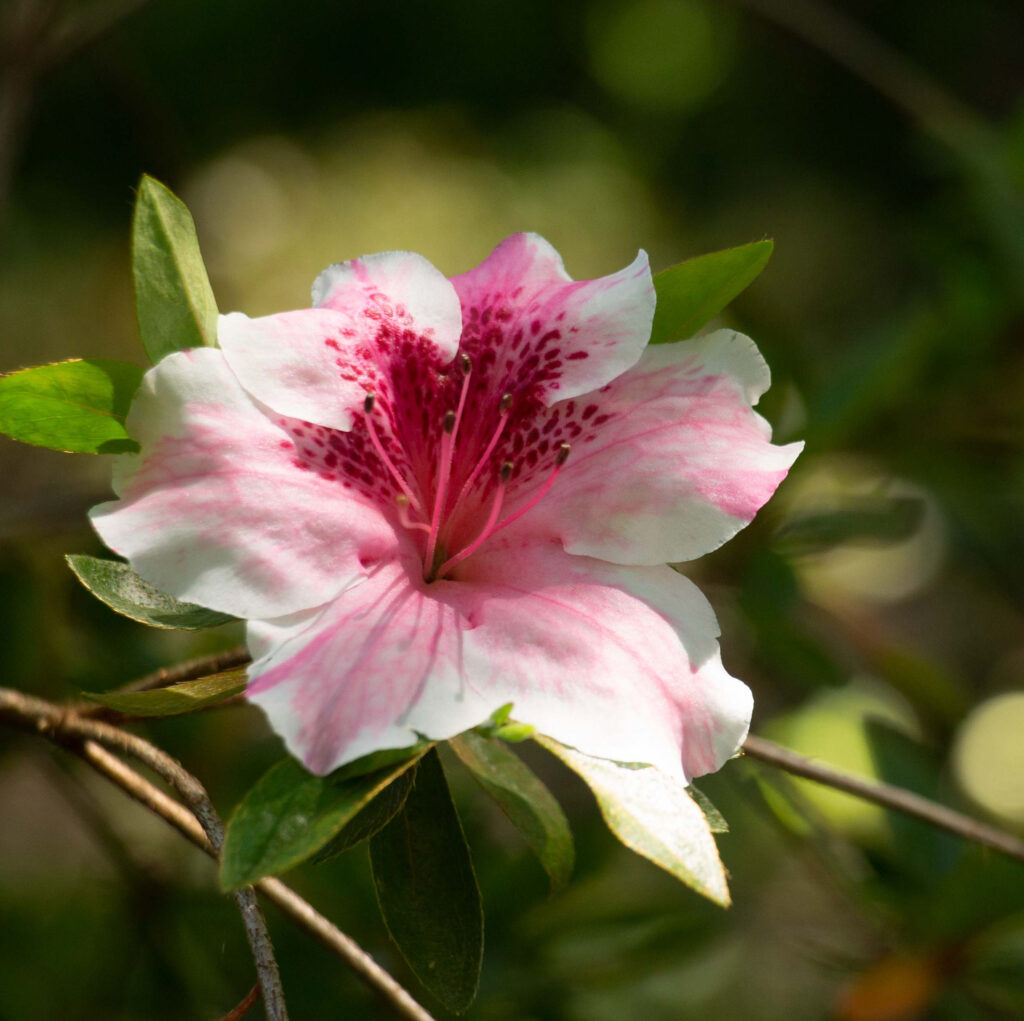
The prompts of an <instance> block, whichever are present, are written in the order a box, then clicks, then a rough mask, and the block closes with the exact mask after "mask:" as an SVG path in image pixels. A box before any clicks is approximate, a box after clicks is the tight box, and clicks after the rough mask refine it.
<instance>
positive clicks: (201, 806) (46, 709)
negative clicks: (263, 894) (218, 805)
mask: <svg viewBox="0 0 1024 1021" xmlns="http://www.w3.org/2000/svg"><path fill="white" fill-rule="evenodd" d="M19 708H20V709H21V710H22V711H27V712H28V713H29V714H30V715H31V716H32V717H33V718H34V722H35V727H36V730H38V731H39V732H41V733H43V734H44V735H45V734H47V733H48V732H50V731H52V732H54V733H59V734H60V735H61V736H62V737H75V738H79V739H85V738H88V739H90V740H93V741H96V742H98V743H100V744H103V745H106V746H107V747H110V748H116V749H118V750H119V751H122V752H124V753H125V754H126V755H130V756H132V758H135V759H138V760H139V761H140V762H142V763H144V764H145V765H147V766H148V767H149V768H150V769H152V770H153V771H154V772H155V773H156V774H157V775H158V776H159V777H160V778H161V779H163V780H164V781H165V782H166V783H167V784H169V785H170V786H171V787H172V788H174V790H175V791H177V792H178V794H179V795H180V796H181V797H182V798H184V800H185V802H186V804H187V805H188V806H189V807H190V808H191V809H192V811H193V813H194V814H195V817H196V818H197V819H198V820H199V822H200V824H201V825H202V827H203V830H204V831H205V833H206V836H207V839H208V840H209V841H210V845H211V846H212V847H213V849H214V851H216V852H217V853H219V852H220V849H221V847H222V846H223V844H224V827H223V825H222V823H221V821H220V817H219V816H218V815H217V810H216V809H215V808H214V807H213V803H212V802H211V801H210V797H209V795H208V794H207V793H206V789H205V788H204V787H203V785H202V784H201V783H200V782H199V781H198V780H197V779H196V778H195V777H194V776H193V775H192V774H191V773H190V772H188V770H187V769H185V768H184V766H182V765H181V763H180V762H178V761H177V760H176V759H174V758H172V757H171V756H170V755H168V754H167V753H166V752H163V751H161V750H160V749H159V748H157V747H156V746H155V745H152V744H150V743H149V742H148V741H146V740H143V738H141V737H138V736H136V735H135V734H130V733H128V732H127V731H125V730H121V729H120V728H119V727H114V726H111V725H110V724H109V723H105V722H103V721H102V720H87V719H83V718H82V717H80V716H79V715H78V714H77V713H75V712H74V711H73V710H67V709H61V708H60V707H59V706H55V705H53V704H52V703H49V702H44V701H42V700H41V699H35V698H30V697H29V696H28V695H22V694H20V693H19V692H16V691H8V690H6V689H2V688H0V716H3V715H5V714H4V710H5V709H7V710H8V711H10V710H11V709H14V710H15V711H17V709H19ZM234 899H235V903H236V904H237V905H238V910H239V913H240V914H241V916H242V924H243V926H244V927H245V935H246V938H247V939H248V941H249V947H250V949H251V950H252V955H253V960H254V961H255V962H256V971H257V974H258V975H259V979H260V986H261V988H262V990H263V1005H264V1008H265V1010H266V1015H267V1021H288V1008H287V1006H286V1004H285V1000H284V989H283V988H282V986H281V975H280V973H279V971H278V967H277V960H276V958H275V957H274V948H273V944H272V943H271V941H270V933H269V932H268V931H267V923H266V920H265V919H264V917H263V912H262V910H261V909H260V905H259V901H258V900H257V899H256V893H255V891H254V890H253V888H252V887H251V886H248V887H244V888H243V889H241V890H236V891H235V893H234Z"/></svg>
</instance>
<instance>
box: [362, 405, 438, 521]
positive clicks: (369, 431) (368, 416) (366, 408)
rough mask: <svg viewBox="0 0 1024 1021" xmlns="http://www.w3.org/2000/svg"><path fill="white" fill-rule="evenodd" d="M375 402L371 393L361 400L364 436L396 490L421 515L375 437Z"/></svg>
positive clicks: (410, 494) (414, 498) (418, 504)
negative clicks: (364, 427) (367, 438)
mask: <svg viewBox="0 0 1024 1021" xmlns="http://www.w3.org/2000/svg"><path fill="white" fill-rule="evenodd" d="M375 401H376V396H375V395H374V394H373V393H368V394H367V395H366V396H365V397H364V398H363V412H364V414H363V421H364V422H365V423H366V435H367V436H368V437H369V440H370V445H371V446H372V447H373V449H374V450H375V451H376V452H377V456H378V457H379V458H380V460H381V463H382V464H383V465H384V467H385V468H387V470H388V471H389V472H390V473H391V477H392V479H394V480H395V482H396V483H397V485H398V488H399V489H400V490H401V491H402V492H403V493H404V494H405V496H406V498H407V499H408V501H409V502H410V503H411V504H412V506H413V507H414V508H415V509H416V512H417V513H418V514H422V513H423V508H422V505H421V504H420V501H419V500H417V499H416V495H415V494H414V493H413V491H412V488H411V487H410V486H409V483H408V482H406V480H405V478H404V477H403V475H402V473H401V472H400V471H399V470H398V467H397V466H396V465H395V462H394V461H392V460H391V458H390V457H389V456H388V452H387V451H386V450H385V449H384V444H383V443H381V441H380V437H379V436H378V435H377V427H376V426H375V425H374V424H373V406H374V403H375Z"/></svg>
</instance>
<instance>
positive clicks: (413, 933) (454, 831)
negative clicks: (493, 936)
mask: <svg viewBox="0 0 1024 1021" xmlns="http://www.w3.org/2000/svg"><path fill="white" fill-rule="evenodd" d="M370 861H371V863H372V865H373V880H374V884H375V885H376V887H377V900H378V902H379V904H380V909H381V914H383V916H384V922H385V924H386V925H387V927H388V932H389V933H390V934H391V938H392V939H393V940H394V941H395V943H396V944H397V945H398V949H399V950H401V952H402V956H403V957H404V958H405V959H406V961H408V963H409V967H410V968H412V970H413V972H414V973H415V974H416V977H417V978H418V979H419V980H420V981H421V982H422V983H423V985H424V986H426V987H427V989H429V990H430V992H432V993H433V994H434V995H435V996H436V997H437V998H438V999H439V1000H440V1001H441V1003H443V1004H444V1006H445V1007H446V1008H447V1009H448V1010H451V1011H454V1012H455V1013H456V1014H459V1013H461V1012H462V1011H464V1010H466V1009H467V1008H468V1007H469V1005H470V1004H471V1003H472V1002H473V998H474V997H475V996H476V989H477V985H478V983H479V981H480V964H481V961H482V959H483V948H484V917H483V908H482V906H481V903H480V891H479V889H478V888H477V885H476V876H475V875H474V873H473V863H472V861H471V860H470V856H469V848H468V847H467V846H466V838H465V836H464V835H463V832H462V825H461V823H460V822H459V817H458V815H457V814H456V812H455V805H454V804H453V803H452V797H451V794H450V792H449V791H448V783H447V781H446V780H445V776H444V770H443V768H442V766H441V760H440V758H438V755H437V752H436V751H430V752H429V753H428V754H427V755H425V756H424V758H423V761H422V763H421V764H420V768H419V769H418V770H417V772H416V781H415V784H414V785H413V789H412V791H411V792H410V793H409V797H408V798H407V800H406V802H405V805H404V807H403V808H402V811H401V812H399V813H398V815H396V816H395V818H394V819H392V820H391V822H389V823H388V824H387V826H385V827H384V829H382V830H381V831H380V832H379V833H378V834H377V835H376V836H375V837H374V838H373V839H372V840H371V841H370Z"/></svg>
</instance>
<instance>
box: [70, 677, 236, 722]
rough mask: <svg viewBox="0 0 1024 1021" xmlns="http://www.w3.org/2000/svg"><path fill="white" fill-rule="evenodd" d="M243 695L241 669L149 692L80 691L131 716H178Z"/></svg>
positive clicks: (94, 700)
mask: <svg viewBox="0 0 1024 1021" xmlns="http://www.w3.org/2000/svg"><path fill="white" fill-rule="evenodd" d="M243 691H245V667H235V668H234V669H233V670H225V671H223V672H222V673H219V674H210V675H209V676H208V677H200V678H198V679H197V680H194V681H183V682H182V683H181V684H172V685H171V686H170V687H167V688H156V689H154V690H153V691H102V692H101V691H83V692H82V695H83V697H85V698H87V699H89V701H90V702H97V703H99V704H100V705H103V706H106V707H107V708H108V709H116V710H117V711H118V712H119V713H128V714H129V715H131V716H180V715H181V714H182V713H192V712H195V711H196V710H197V709H202V708H204V707H205V706H208V705H214V704H215V703H217V702H223V701H224V699H226V698H230V697H231V696H232V695H239V694H241V693H242V692H243Z"/></svg>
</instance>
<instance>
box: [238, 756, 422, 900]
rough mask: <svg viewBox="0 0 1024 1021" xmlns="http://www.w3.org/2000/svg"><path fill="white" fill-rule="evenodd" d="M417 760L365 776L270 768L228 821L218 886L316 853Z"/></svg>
mask: <svg viewBox="0 0 1024 1021" xmlns="http://www.w3.org/2000/svg"><path fill="white" fill-rule="evenodd" d="M416 761H417V759H416V758H415V757H414V758H407V759H406V760H405V761H404V762H400V763H399V764H398V765H395V766H391V767H389V768H388V769H381V770H378V771H377V772H375V773H368V774H366V775H365V776H360V777H354V778H352V779H349V780H338V779H336V777H335V776H333V775H332V776H313V774H312V773H309V772H307V771H306V770H305V769H303V768H302V766H300V765H299V763H298V762H296V761H295V759H292V758H287V759H284V760H283V761H281V762H279V763H278V764H277V765H276V766H273V767H272V768H271V769H269V770H268V771H267V772H266V773H264V774H263V776H261V777H260V779H259V780H258V781H257V782H256V785H255V786H254V787H253V788H252V789H251V790H250V791H249V793H248V794H246V796H245V797H244V798H243V799H242V803H241V804H240V805H239V806H238V808H236V809H235V814H234V815H233V816H232V818H231V821H230V823H228V828H227V833H226V835H225V839H224V850H223V853H222V854H221V862H220V883H221V887H222V888H223V889H225V890H234V889H237V888H238V887H239V886H245V885H247V884H248V883H255V882H256V880H258V879H262V878H263V877H264V876H273V875H277V874H278V873H279V872H284V871H285V870H286V869H290V868H293V867H294V866H296V865H298V864H299V863H300V862H303V861H305V860H306V859H307V858H309V857H310V856H311V855H313V854H316V852H317V851H319V850H320V848H322V847H323V846H324V845H325V844H327V843H328V841H330V840H332V839H333V838H334V837H335V836H336V835H337V834H338V833H339V832H341V830H342V828H343V827H344V826H345V825H346V824H347V823H348V822H349V821H350V820H352V819H354V818H355V816H356V815H357V814H358V813H359V812H360V811H361V810H362V809H363V808H364V807H365V806H366V805H368V804H369V803H370V802H371V801H372V800H373V799H374V798H375V797H376V796H377V795H378V794H380V793H381V792H382V791H383V790H384V789H385V788H387V786H388V785H389V784H390V783H392V782H393V781H394V780H396V779H398V777H399V776H401V775H402V773H404V772H405V771H406V770H407V769H409V768H410V767H411V766H412V765H413V764H414V763H415V762H416Z"/></svg>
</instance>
